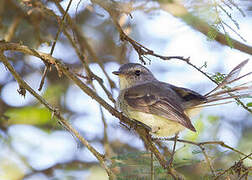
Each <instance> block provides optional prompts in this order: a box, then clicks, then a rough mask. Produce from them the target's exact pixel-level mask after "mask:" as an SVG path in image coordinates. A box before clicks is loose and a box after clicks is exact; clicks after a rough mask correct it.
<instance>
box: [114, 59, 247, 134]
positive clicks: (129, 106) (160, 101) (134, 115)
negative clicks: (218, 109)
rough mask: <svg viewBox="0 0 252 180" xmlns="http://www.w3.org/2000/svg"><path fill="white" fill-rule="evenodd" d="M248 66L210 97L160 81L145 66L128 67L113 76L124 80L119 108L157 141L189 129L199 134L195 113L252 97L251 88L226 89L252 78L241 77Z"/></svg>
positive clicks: (125, 65)
mask: <svg viewBox="0 0 252 180" xmlns="http://www.w3.org/2000/svg"><path fill="white" fill-rule="evenodd" d="M247 62H248V60H245V61H243V62H242V63H240V64H239V65H238V66H236V67H235V68H234V69H233V70H232V71H231V72H230V73H229V74H228V75H227V76H226V78H224V80H223V81H222V83H220V84H219V85H218V86H217V87H216V88H214V89H213V90H212V91H210V92H209V93H207V94H206V95H200V94H199V93H197V92H194V91H192V90H190V89H186V88H182V87H177V86H174V85H171V84H168V83H165V82H161V81H158V80H157V79H156V78H155V77H154V75H153V74H152V72H151V71H150V70H148V69H147V68H146V67H144V66H143V65H141V64H137V63H128V64H124V65H122V66H121V67H120V68H119V70H118V71H114V72H113V74H115V75H118V76H119V80H120V93H119V97H118V100H117V108H119V110H121V111H122V112H123V113H124V114H125V115H126V116H127V117H129V118H130V119H134V120H136V121H139V122H141V123H143V124H145V125H147V126H148V127H150V129H151V131H150V133H151V134H152V135H153V136H155V137H167V136H171V135H174V134H177V133H178V132H180V131H182V130H183V129H185V128H188V129H190V130H192V131H194V132H195V131H196V130H195V128H194V126H193V125H192V123H191V120H190V119H189V115H190V114H191V112H192V110H195V109H199V108H201V107H204V105H205V104H206V103H211V102H215V101H219V100H225V99H229V98H234V97H246V96H248V95H251V91H250V92H249V91H248V90H251V86H247V84H242V85H241V86H235V87H233V88H226V89H225V88H224V87H226V85H228V84H230V83H232V82H234V81H237V80H239V79H241V78H243V77H245V76H248V75H250V74H251V72H250V73H248V74H246V75H244V76H241V77H238V75H239V72H240V70H241V68H242V67H244V66H245V64H247ZM223 88H224V90H223ZM230 93H232V96H230Z"/></svg>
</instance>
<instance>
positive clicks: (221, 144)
mask: <svg viewBox="0 0 252 180" xmlns="http://www.w3.org/2000/svg"><path fill="white" fill-rule="evenodd" d="M158 140H166V141H174V138H160V139H158ZM177 141H178V142H183V143H187V144H193V145H196V146H202V145H213V144H217V145H220V146H222V147H224V148H227V149H230V150H232V151H234V152H236V153H238V154H240V155H242V156H247V154H244V153H243V152H241V151H239V150H237V149H235V148H233V147H231V146H229V145H227V144H225V143H224V142H222V141H205V142H198V143H197V142H193V141H188V140H183V139H177ZM248 158H249V159H251V160H252V157H248Z"/></svg>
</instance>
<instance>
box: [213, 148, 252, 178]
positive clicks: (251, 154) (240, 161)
mask: <svg viewBox="0 0 252 180" xmlns="http://www.w3.org/2000/svg"><path fill="white" fill-rule="evenodd" d="M250 156H252V153H250V154H248V155H247V156H245V157H243V158H242V159H240V160H239V162H238V163H242V162H243V161H244V160H245V159H247V158H250ZM236 165H237V163H235V164H234V165H233V166H231V167H230V168H228V169H226V170H225V171H223V172H222V173H220V174H219V175H218V176H217V177H216V178H215V179H214V180H217V179H219V178H220V177H221V176H222V175H223V174H225V173H227V172H228V171H229V170H231V169H233V168H234V167H235V166H236Z"/></svg>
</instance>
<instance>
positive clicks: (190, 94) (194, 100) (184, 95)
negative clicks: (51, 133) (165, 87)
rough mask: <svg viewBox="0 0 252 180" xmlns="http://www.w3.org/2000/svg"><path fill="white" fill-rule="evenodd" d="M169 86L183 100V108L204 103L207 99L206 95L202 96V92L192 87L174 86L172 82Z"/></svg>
mask: <svg viewBox="0 0 252 180" xmlns="http://www.w3.org/2000/svg"><path fill="white" fill-rule="evenodd" d="M169 86H170V88H171V89H172V90H173V91H175V92H176V93H177V95H178V96H179V97H180V98H181V99H182V100H183V102H182V107H183V109H187V108H191V107H193V106H196V105H199V104H202V103H203V102H205V101H206V100H207V98H206V97H205V96H202V95H201V94H199V93H197V92H195V91H192V90H190V89H187V88H182V87H177V86H173V85H171V84H169Z"/></svg>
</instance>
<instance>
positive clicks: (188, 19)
mask: <svg viewBox="0 0 252 180" xmlns="http://www.w3.org/2000/svg"><path fill="white" fill-rule="evenodd" d="M159 4H160V8H161V9H163V10H164V11H166V12H168V13H170V14H171V15H173V16H175V17H177V18H180V19H182V20H183V21H184V22H185V23H187V24H188V25H189V26H191V27H192V28H194V29H196V30H197V31H199V32H201V33H202V34H204V35H205V36H207V35H208V32H209V31H210V30H211V26H209V25H208V24H207V23H206V22H204V21H203V20H201V19H199V18H198V17H196V16H193V15H192V14H191V13H189V12H188V11H187V9H186V8H185V7H184V6H183V5H182V4H181V3H179V2H178V1H172V3H162V2H161V1H159ZM175 8H176V9H177V10H176V11H174V9H175ZM178 12H179V13H178ZM230 40H231V42H232V45H233V48H234V49H238V50H240V51H241V52H245V53H248V54H250V55H252V47H251V46H249V45H246V44H243V43H241V42H239V41H237V40H235V39H233V38H230ZM215 41H217V42H219V43H220V44H223V45H226V46H229V44H228V42H227V40H226V36H225V34H223V33H221V32H218V34H217V36H216V38H215Z"/></svg>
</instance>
